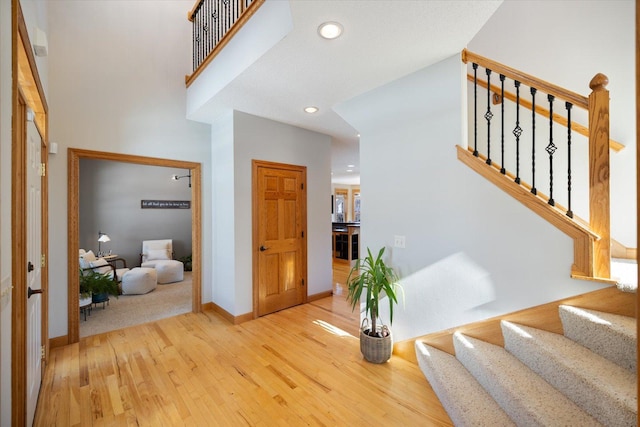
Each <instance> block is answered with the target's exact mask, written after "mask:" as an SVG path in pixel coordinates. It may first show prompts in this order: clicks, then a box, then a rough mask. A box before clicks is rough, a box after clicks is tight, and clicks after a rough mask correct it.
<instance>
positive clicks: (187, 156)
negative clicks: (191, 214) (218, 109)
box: [48, 0, 212, 338]
mask: <svg viewBox="0 0 640 427" xmlns="http://www.w3.org/2000/svg"><path fill="white" fill-rule="evenodd" d="M48 4H49V11H50V13H49V25H50V33H49V57H48V59H49V78H50V82H51V84H50V86H51V87H50V92H51V93H50V96H49V99H48V101H49V108H50V112H51V114H50V130H51V133H50V140H51V141H53V142H57V143H58V149H59V151H58V154H56V155H50V167H49V169H50V174H49V185H50V193H49V194H50V203H49V214H50V216H49V231H50V248H49V250H50V253H51V262H50V266H51V267H50V280H49V283H50V289H51V292H50V302H51V303H50V308H49V335H50V337H52V338H54V337H57V336H62V335H66V334H67V333H68V331H67V271H66V265H67V260H66V253H67V205H66V203H67V190H66V189H67V164H66V163H67V148H69V147H74V148H84V149H90V150H101V151H109V152H116V153H125V154H136V155H142V156H149V157H158V158H170V159H178V160H185V161H194V162H203V161H204V163H203V168H202V184H203V185H202V202H203V233H202V237H203V251H204V253H203V258H204V260H207V259H211V258H212V255H211V252H210V250H211V249H210V248H211V243H210V240H211V228H210V224H208V223H207V222H206V218H209V217H210V206H211V198H210V193H211V184H210V182H211V167H210V164H209V162H207V161H206V159H209V158H210V156H211V150H210V142H209V141H210V138H209V126H206V125H203V124H199V123H194V122H190V121H188V120H187V119H186V118H185V103H186V89H185V86H184V76H185V74H187V73H188V72H189V68H190V63H191V62H190V53H189V52H190V49H189V46H190V40H191V33H190V24H189V22H188V21H187V20H186V18H185V17H186V14H187V12H188V11H189V10H190V9H191V7H192V6H193V2H192V1H190V0H179V1H162V2H148V1H126V2H124V1H122V2H104V1H82V2H78V1H64V0H61V1H55V2H49V3H48ZM203 264H204V265H203V301H205V302H206V301H207V300H206V299H205V298H207V297H210V290H208V289H207V288H209V287H210V286H211V265H210V263H207V262H204V263H203Z"/></svg>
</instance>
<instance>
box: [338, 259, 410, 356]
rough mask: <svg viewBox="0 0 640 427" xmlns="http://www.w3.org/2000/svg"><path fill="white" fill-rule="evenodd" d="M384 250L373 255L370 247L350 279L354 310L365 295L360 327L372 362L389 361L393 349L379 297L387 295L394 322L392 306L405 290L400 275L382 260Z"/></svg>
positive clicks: (363, 347) (365, 352)
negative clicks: (381, 312)
mask: <svg viewBox="0 0 640 427" xmlns="http://www.w3.org/2000/svg"><path fill="white" fill-rule="evenodd" d="M384 250H385V248H384V247H383V248H382V249H380V251H379V252H378V255H377V256H376V257H375V258H374V257H373V254H372V253H371V250H370V249H369V248H367V254H368V255H367V256H366V258H364V259H359V260H358V261H356V264H355V265H354V266H353V268H352V269H351V271H350V272H349V277H348V278H347V288H348V292H347V301H349V303H350V304H351V308H352V309H353V310H355V309H356V307H359V306H360V304H361V300H362V299H363V296H364V303H365V309H364V312H365V317H364V319H363V321H362V327H361V328H360V351H361V352H362V355H363V356H364V358H365V359H366V360H368V361H369V362H373V363H384V362H386V361H387V360H389V359H390V358H391V353H392V351H393V341H392V339H391V331H390V330H389V327H388V326H387V325H384V324H379V323H378V320H379V310H378V309H379V305H380V300H381V299H382V298H384V297H385V296H386V297H387V298H388V300H389V324H390V325H391V323H392V322H393V306H394V305H395V304H397V303H398V298H397V295H396V293H397V291H401V290H402V288H401V287H400V284H399V283H398V276H397V274H396V273H395V271H394V270H393V268H391V267H389V266H387V265H386V264H385V263H384V260H383V259H382V255H383V254H384ZM369 321H370V322H371V325H369Z"/></svg>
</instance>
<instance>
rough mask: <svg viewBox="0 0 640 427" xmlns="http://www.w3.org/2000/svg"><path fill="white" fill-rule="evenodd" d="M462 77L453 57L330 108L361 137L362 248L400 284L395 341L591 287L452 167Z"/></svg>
mask: <svg viewBox="0 0 640 427" xmlns="http://www.w3.org/2000/svg"><path fill="white" fill-rule="evenodd" d="M464 73H465V69H464V67H463V65H462V63H461V61H460V57H459V55H454V56H453V57H451V58H449V59H446V60H444V61H442V62H440V63H438V64H436V65H434V66H432V67H429V68H427V69H424V70H421V71H418V72H416V73H414V74H411V75H409V76H407V77H405V78H402V79H399V80H397V81H395V82H392V83H390V84H388V85H386V86H383V87H380V88H378V89H375V90H373V91H371V92H369V93H366V94H364V95H361V96H359V97H356V98H355V99H353V100H351V101H348V102H346V103H344V104H342V105H340V106H339V107H338V108H337V111H338V113H339V114H340V115H342V116H343V117H344V118H345V120H347V121H348V122H349V123H350V124H351V125H353V126H354V127H355V128H356V129H357V130H358V132H359V133H360V134H361V139H360V167H361V185H362V189H363V191H362V198H363V200H366V220H363V222H362V226H361V228H362V239H363V250H364V248H365V247H370V248H371V249H372V250H377V249H379V248H380V247H382V246H386V247H387V248H388V260H389V261H390V262H391V264H392V265H393V266H394V267H396V268H397V269H398V270H399V273H400V275H401V277H402V278H403V280H402V282H403V285H404V291H405V302H404V306H400V307H398V311H397V312H396V314H395V317H394V323H393V331H394V335H395V339H396V340H403V339H408V338H412V337H415V336H419V335H422V334H426V333H429V332H433V331H438V330H441V329H444V328H448V327H453V326H456V325H460V324H464V323H468V322H471V321H474V320H477V319H482V318H486V317H490V316H494V315H498V314H501V313H505V312H511V311H514V310H518V309H521V308H525V307H530V306H533V305H537V304H542V303H544V302H547V301H551V300H556V299H559V298H562V297H564V296H567V295H571V294H575V293H582V292H588V291H590V290H594V289H596V288H598V287H600V285H598V284H593V283H587V282H582V281H577V280H572V279H570V278H569V274H570V270H571V264H572V262H573V241H572V240H571V239H570V238H569V237H567V236H565V235H564V234H562V233H561V232H560V231H558V230H557V229H555V228H554V227H553V226H551V225H550V224H548V223H547V222H545V221H544V220H542V219H541V218H540V217H538V216H537V215H535V214H534V213H532V212H531V211H529V210H528V209H527V208H525V207H524V206H523V205H522V204H520V203H519V202H517V201H515V200H514V199H512V198H511V197H510V196H508V195H507V194H506V193H504V192H503V191H501V190H500V189H498V188H496V187H495V186H493V185H492V184H491V183H489V182H488V181H487V180H485V179H484V178H482V177H480V176H479V175H477V174H476V173H475V172H473V171H472V170H471V169H469V168H468V167H466V166H465V165H463V164H462V163H461V162H460V161H458V160H457V157H456V150H455V146H456V145H463V146H466V135H464V133H463V129H464V128H465V127H466V126H463V118H464V116H465V114H466V100H464V99H463V97H464V95H465V94H463V89H466V83H465V77H464V76H465V74H464ZM395 235H401V236H406V248H404V249H401V248H392V246H393V241H394V236H395ZM383 319H387V320H388V316H384V317H383Z"/></svg>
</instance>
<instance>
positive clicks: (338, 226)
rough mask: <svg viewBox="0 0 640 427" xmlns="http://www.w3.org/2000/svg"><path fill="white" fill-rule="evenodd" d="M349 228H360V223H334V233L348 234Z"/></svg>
mask: <svg viewBox="0 0 640 427" xmlns="http://www.w3.org/2000/svg"><path fill="white" fill-rule="evenodd" d="M349 227H358V228H360V223H359V222H334V223H332V227H331V228H332V231H337V232H347V231H348V229H349Z"/></svg>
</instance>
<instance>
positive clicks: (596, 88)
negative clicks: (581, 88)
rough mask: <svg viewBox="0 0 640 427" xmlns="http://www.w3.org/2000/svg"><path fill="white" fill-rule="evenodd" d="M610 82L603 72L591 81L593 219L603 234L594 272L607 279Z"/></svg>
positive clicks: (595, 251)
mask: <svg viewBox="0 0 640 427" xmlns="http://www.w3.org/2000/svg"><path fill="white" fill-rule="evenodd" d="M608 83H609V79H608V78H607V76H605V75H604V74H600V73H598V74H596V75H595V77H594V78H593V79H591V83H589V87H590V88H591V94H590V95H589V223H590V226H591V229H592V230H593V231H594V232H596V233H597V234H598V235H600V239H599V240H597V241H595V242H594V247H593V256H594V260H593V261H594V262H593V266H594V271H593V274H594V276H595V277H602V278H607V279H608V278H610V277H611V236H610V233H611V225H610V215H611V210H610V209H611V208H610V201H609V200H610V196H609V91H608V90H607V88H606V86H607V84H608Z"/></svg>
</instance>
